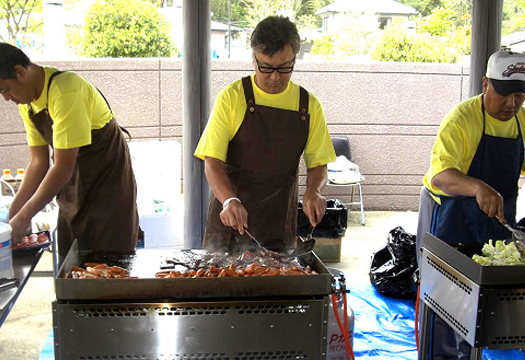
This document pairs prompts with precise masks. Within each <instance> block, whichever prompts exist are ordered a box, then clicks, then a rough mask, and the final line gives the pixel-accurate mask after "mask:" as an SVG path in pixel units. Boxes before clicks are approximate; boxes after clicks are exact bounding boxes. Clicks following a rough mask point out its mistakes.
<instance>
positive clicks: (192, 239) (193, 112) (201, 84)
mask: <svg viewBox="0 0 525 360" xmlns="http://www.w3.org/2000/svg"><path fill="white" fill-rule="evenodd" d="M182 13H183V29H184V49H183V52H182V88H183V113H184V117H183V139H184V144H183V159H184V167H183V170H184V176H183V183H184V247H185V248H192V249H196V248H200V247H201V245H202V238H203V235H204V227H205V225H206V213H207V210H208V196H209V192H210V189H209V185H208V182H207V181H206V177H205V175H204V162H203V161H202V160H199V159H197V158H196V157H195V156H193V153H194V151H195V148H196V146H197V143H198V141H199V138H200V136H201V134H202V131H203V130H204V127H205V125H206V122H207V120H208V116H209V114H210V108H211V106H210V77H211V66H210V61H211V56H210V39H211V6H210V0H184V2H183V5H182Z"/></svg>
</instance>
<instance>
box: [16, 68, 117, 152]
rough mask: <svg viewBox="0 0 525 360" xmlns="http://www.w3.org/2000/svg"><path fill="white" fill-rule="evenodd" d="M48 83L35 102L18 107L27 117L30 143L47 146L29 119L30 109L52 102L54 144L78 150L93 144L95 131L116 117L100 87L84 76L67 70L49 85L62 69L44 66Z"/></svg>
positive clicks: (25, 120)
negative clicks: (51, 79)
mask: <svg viewBox="0 0 525 360" xmlns="http://www.w3.org/2000/svg"><path fill="white" fill-rule="evenodd" d="M44 71H45V83H44V89H43V90H42V94H40V97H39V98H38V99H36V100H34V101H33V102H31V104H29V105H27V104H22V105H19V106H18V111H19V112H20V115H21V116H22V119H23V120H24V126H25V129H26V132H27V143H28V144H29V146H41V145H46V142H45V141H44V139H43V138H42V136H41V135H40V133H39V132H38V131H37V130H36V128H35V126H34V125H33V123H32V122H31V120H30V119H29V113H28V109H29V106H31V107H32V109H33V113H35V114H36V113H38V112H39V111H41V110H43V109H45V108H46V102H47V101H49V104H48V106H49V115H50V116H51V118H52V119H53V122H54V123H53V147H54V148H55V149H74V148H78V147H81V146H86V145H89V144H91V130H94V129H100V128H102V127H104V125H106V124H107V123H108V122H109V121H110V120H111V118H112V116H113V115H112V113H111V111H110V110H109V108H108V106H107V104H106V102H105V100H104V98H103V97H102V95H100V93H99V92H98V90H97V89H96V88H95V87H94V86H93V85H92V84H91V83H89V82H88V81H86V80H85V79H84V78H82V77H81V76H80V75H78V74H75V73H73V72H65V73H62V74H60V75H57V76H56V77H55V78H54V79H53V82H52V84H51V87H50V88H49V96H48V94H47V86H48V83H49V77H50V76H51V74H53V73H54V72H56V71H58V70H57V69H55V68H51V67H44Z"/></svg>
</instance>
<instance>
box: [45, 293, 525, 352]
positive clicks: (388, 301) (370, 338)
mask: <svg viewBox="0 0 525 360" xmlns="http://www.w3.org/2000/svg"><path fill="white" fill-rule="evenodd" d="M348 305H349V306H350V307H351V308H352V309H353V310H354V313H355V337H354V354H355V357H356V359H372V360H379V359H396V360H415V359H417V350H416V341H415V337H414V317H415V310H414V301H412V300H400V299H393V298H389V297H387V296H383V295H381V294H379V293H378V292H377V291H375V289H374V288H373V287H372V285H359V286H355V285H354V286H352V285H351V286H350V294H348ZM54 358H55V357H54V348H53V332H51V333H50V334H49V336H48V338H47V340H46V343H45V345H44V348H43V349H42V352H41V354H40V356H39V358H38V360H53V359H54ZM507 359H512V360H525V355H524V354H523V353H522V352H520V351H517V350H508V351H498V350H484V351H483V360H507Z"/></svg>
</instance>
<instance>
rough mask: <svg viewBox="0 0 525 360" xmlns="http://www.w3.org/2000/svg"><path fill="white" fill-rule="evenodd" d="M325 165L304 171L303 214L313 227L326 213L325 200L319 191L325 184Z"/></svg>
mask: <svg viewBox="0 0 525 360" xmlns="http://www.w3.org/2000/svg"><path fill="white" fill-rule="evenodd" d="M326 178H327V169H326V165H319V166H316V167H314V168H310V169H308V170H307V171H306V191H305V192H304V196H303V212H304V214H305V215H306V216H307V217H308V219H309V220H310V224H311V225H312V226H313V227H315V226H316V225H317V224H319V223H320V222H321V220H322V219H323V216H324V213H325V211H326V200H325V198H324V197H323V196H322V195H321V190H322V189H323V188H324V186H325V184H326Z"/></svg>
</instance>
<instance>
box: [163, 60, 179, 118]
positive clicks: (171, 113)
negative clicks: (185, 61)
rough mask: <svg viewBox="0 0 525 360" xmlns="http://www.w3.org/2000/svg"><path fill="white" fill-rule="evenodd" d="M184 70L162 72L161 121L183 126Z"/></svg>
mask: <svg viewBox="0 0 525 360" xmlns="http://www.w3.org/2000/svg"><path fill="white" fill-rule="evenodd" d="M181 89H182V72H181V71H180V70H178V71H163V72H161V73H160V123H161V125H162V126H172V125H178V126H182V114H183V110H182V92H181Z"/></svg>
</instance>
